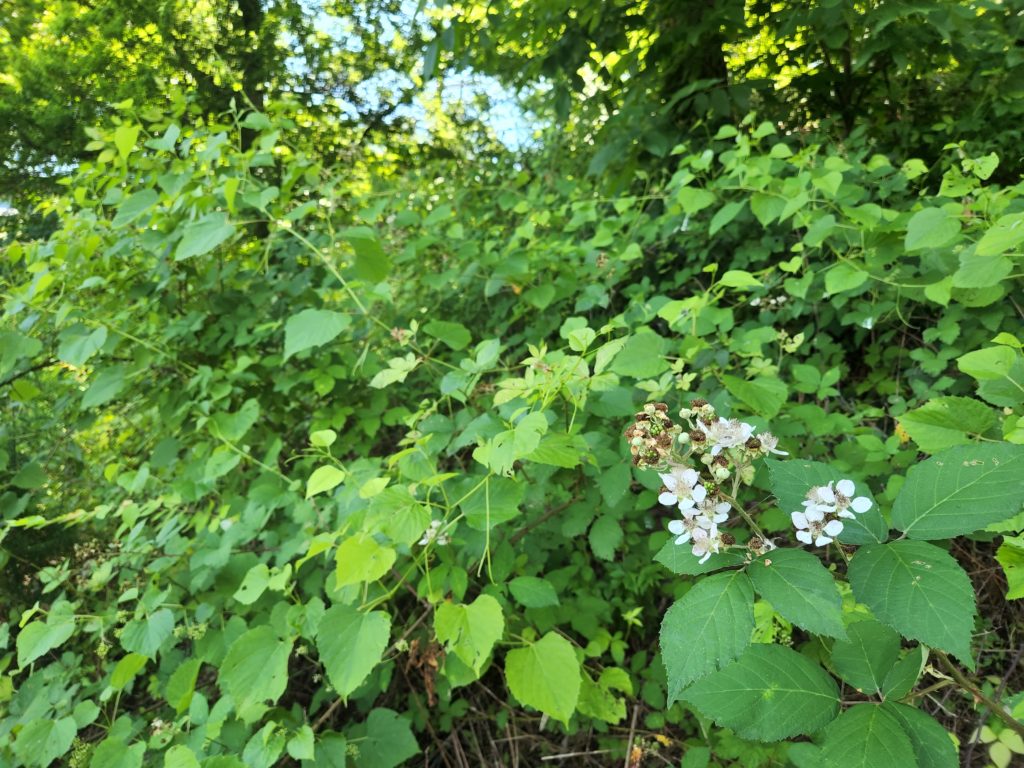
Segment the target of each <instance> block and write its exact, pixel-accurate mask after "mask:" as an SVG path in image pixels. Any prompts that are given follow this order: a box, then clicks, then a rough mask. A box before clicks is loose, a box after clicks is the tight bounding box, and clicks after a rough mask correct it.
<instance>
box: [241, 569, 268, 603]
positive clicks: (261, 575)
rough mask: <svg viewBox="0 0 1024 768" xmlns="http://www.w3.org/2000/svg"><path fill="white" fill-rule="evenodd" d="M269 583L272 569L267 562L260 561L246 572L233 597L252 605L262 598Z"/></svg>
mask: <svg viewBox="0 0 1024 768" xmlns="http://www.w3.org/2000/svg"><path fill="white" fill-rule="evenodd" d="M269 583H270V569H269V568H268V567H267V564H266V563H258V564H256V565H254V566H253V567H252V568H250V569H249V570H248V572H246V574H245V578H243V579H242V583H241V584H239V585H238V589H236V590H235V594H234V595H232V597H233V598H234V599H235V600H237V601H238V602H240V603H241V604H242V605H252V604H253V603H255V602H256V601H257V600H259V599H260V597H261V596H262V595H263V593H264V592H265V591H266V589H267V584H269Z"/></svg>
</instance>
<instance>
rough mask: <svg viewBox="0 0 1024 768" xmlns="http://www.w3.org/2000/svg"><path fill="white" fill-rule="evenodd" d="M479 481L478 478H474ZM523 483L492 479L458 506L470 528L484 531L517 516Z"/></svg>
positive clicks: (501, 478)
mask: <svg viewBox="0 0 1024 768" xmlns="http://www.w3.org/2000/svg"><path fill="white" fill-rule="evenodd" d="M476 479H477V480H479V478H478V477H477V478H476ZM525 491H526V488H525V483H517V482H515V481H514V480H510V479H508V478H507V477H492V478H491V479H490V480H488V481H487V482H485V483H484V484H483V486H481V487H480V488H479V489H478V490H477V491H476V492H475V493H473V494H472V495H470V496H468V497H467V498H464V499H463V500H462V502H461V503H460V504H459V507H460V508H461V509H462V512H463V514H465V516H466V523H467V524H468V525H469V527H470V528H474V529H476V530H478V531H486V530H488V529H489V528H493V527H494V526H496V525H500V524H501V523H507V522H508V521H509V520H512V519H514V518H516V517H518V515H519V504H520V503H521V502H522V500H523V494H524V493H525Z"/></svg>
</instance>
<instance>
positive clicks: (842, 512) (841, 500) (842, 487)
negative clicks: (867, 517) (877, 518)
mask: <svg viewBox="0 0 1024 768" xmlns="http://www.w3.org/2000/svg"><path fill="white" fill-rule="evenodd" d="M856 492H857V489H856V487H855V486H854V484H853V480H840V481H839V482H838V483H836V493H835V497H836V501H835V504H836V514H837V515H839V517H846V518H849V519H850V520H853V518H854V515H853V513H852V512H850V510H851V509H852V510H853V511H854V512H856V513H857V514H863V513H864V512H867V511H868V510H869V509H871V499H869V498H868V497H867V496H854V495H853V494H855V493H856Z"/></svg>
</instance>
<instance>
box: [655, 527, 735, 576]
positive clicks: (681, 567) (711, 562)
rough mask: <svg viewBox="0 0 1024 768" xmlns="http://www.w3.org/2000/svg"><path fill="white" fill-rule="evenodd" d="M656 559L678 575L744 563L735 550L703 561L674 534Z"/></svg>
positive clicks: (714, 555) (697, 573)
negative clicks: (676, 539)
mask: <svg viewBox="0 0 1024 768" xmlns="http://www.w3.org/2000/svg"><path fill="white" fill-rule="evenodd" d="M654 559H655V560H656V561H657V562H659V563H661V564H662V565H664V566H665V567H666V568H668V569H669V570H670V571H672V573H674V574H676V575H678V576H699V575H700V574H702V573H711V571H717V570H720V569H722V568H729V567H730V566H734V565H742V564H743V557H742V556H741V555H739V554H737V553H735V552H719V553H718V554H713V555H711V557H709V558H708V559H707V561H705V562H703V563H702V562H700V560H701V558H699V557H697V556H696V555H694V554H693V553H692V552H691V551H690V547H688V546H685V545H679V544H676V542H675V537H674V536H673V537H672V538H670V539H669V540H668V541H666V542H665V544H664V546H662V548H661V549H659V550H658V554H656V555H655V556H654Z"/></svg>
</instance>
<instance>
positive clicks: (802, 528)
mask: <svg viewBox="0 0 1024 768" xmlns="http://www.w3.org/2000/svg"><path fill="white" fill-rule="evenodd" d="M790 517H791V518H792V519H793V527H794V528H796V537H797V539H798V540H799V541H802V542H803V543H804V544H810V543H811V542H814V546H816V547H823V546H825V545H826V544H830V543H832V540H833V539H835V537H836V536H838V535H839V534H840V533H842V532H843V524H842V522H841V521H839V520H829V521H828V522H827V523H826V522H825V519H824V517H825V516H824V513H822V512H821V510H818V509H813V510H808V511H807V512H793V513H792V515H790Z"/></svg>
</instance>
